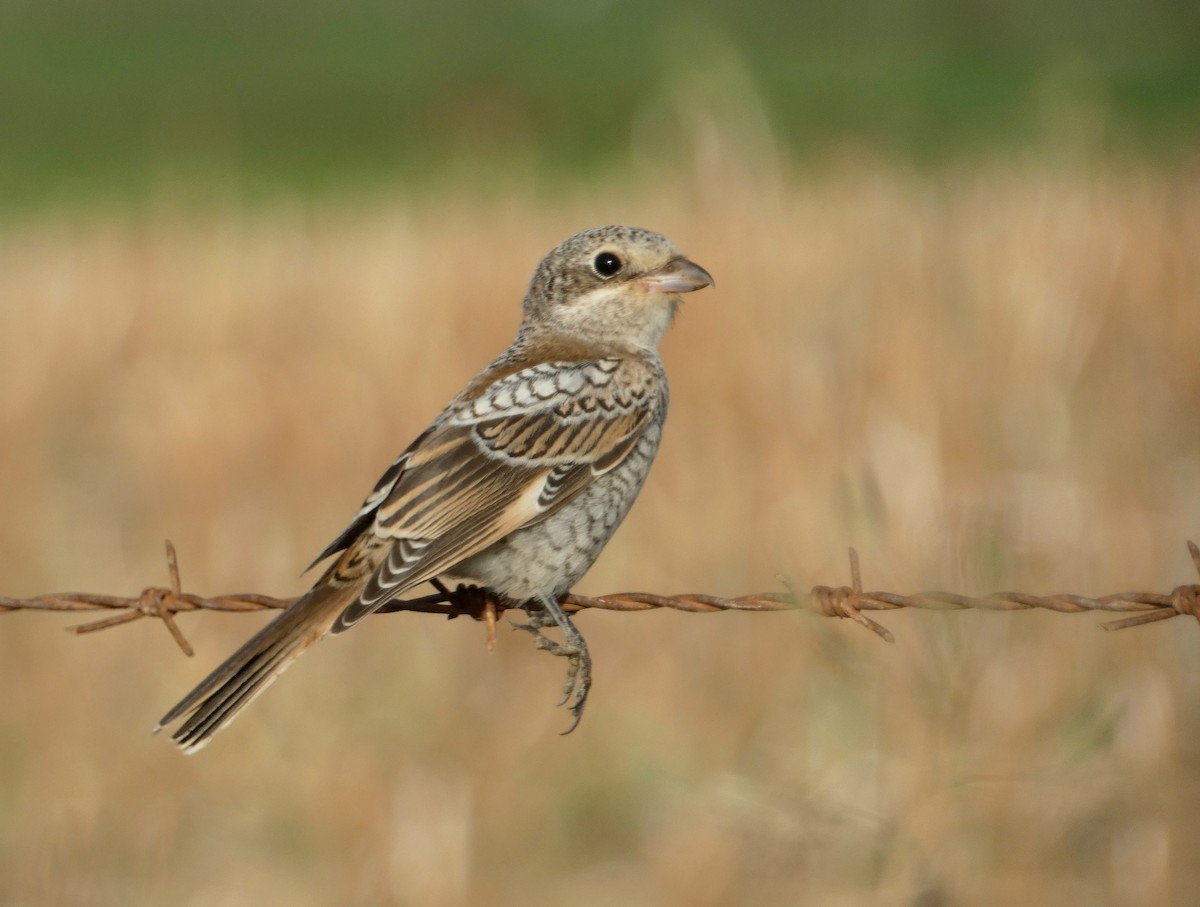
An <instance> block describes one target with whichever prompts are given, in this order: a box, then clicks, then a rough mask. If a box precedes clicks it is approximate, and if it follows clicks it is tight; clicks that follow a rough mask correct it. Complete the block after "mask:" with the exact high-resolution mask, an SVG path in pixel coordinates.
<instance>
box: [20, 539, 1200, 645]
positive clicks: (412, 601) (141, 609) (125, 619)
mask: <svg viewBox="0 0 1200 907" xmlns="http://www.w3.org/2000/svg"><path fill="white" fill-rule="evenodd" d="M1187 546H1188V552H1189V553H1190V554H1191V557H1192V563H1193V565H1194V566H1195V568H1196V570H1197V572H1198V573H1200V547H1197V546H1196V544H1195V543H1194V542H1191V541H1189V542H1188V543H1187ZM166 549H167V572H168V574H169V576H170V583H171V584H170V586H168V587H162V586H149V587H147V588H146V589H143V590H142V593H141V594H140V595H138V596H135V597H124V596H118V595H96V594H92V593H78V592H75V593H57V594H49V595H36V596H34V597H32V598H8V597H6V596H0V613H3V612H5V611H22V610H24V611H59V612H62V611H70V612H75V611H112V612H115V613H113V614H112V615H110V616H108V617H104V618H101V619H100V620H95V621H90V622H88V623H85V624H77V625H75V626H72V627H68V628H67V630H69V631H70V632H73V633H92V632H95V631H97V630H107V629H110V628H111V627H117V626H121V625H122V624H127V623H131V622H133V621H135V620H140V619H141V618H143V617H150V618H155V619H158V620H161V621H162V622H163V624H164V626H166V628H167V631H168V632H169V633H170V634H171V637H172V638H173V639H174V640H175V642H176V644H177V645H178V646H179V648H180V649H181V650H182V651H183V653H184V654H185V655H192V654H193V650H192V647H191V645H190V644H189V643H188V641H187V638H186V637H185V636H184V635H183V631H182V630H181V629H180V628H179V624H178V623H177V621H176V620H175V618H176V616H177V615H180V614H185V613H188V612H190V611H201V610H204V611H237V612H243V611H268V610H278V609H282V608H286V607H288V605H290V604H292V603H293V602H295V601H296V599H294V598H274V597H272V596H269V595H260V594H257V593H246V592H243V593H236V594H232V595H219V596H213V597H204V596H200V595H194V594H192V593H190V592H184V591H183V587H182V583H181V580H180V575H179V559H178V557H177V555H176V553H175V546H174V545H173V544H172V543H171V542H170V541H169V540H168V541H167V543H166ZM433 585H434V587H435V588H436V589H437V591H436V592H434V593H431V594H429V595H423V596H420V597H417V598H409V599H400V600H396V601H392V602H389V603H388V604H386V605H384V606H383V607H382V608H380V609H379V613H381V614H386V613H395V612H397V611H413V612H419V613H424V614H441V615H443V616H445V617H448V618H454V617H471V618H474V619H475V620H481V621H484V622H486V624H487V626H488V647H489V648H491V647H492V645H493V644H494V641H495V627H496V620H497V618H498V617H499V616H500V615H501V614H503V612H504V611H505V610H506V609H507V607H508V606H506V605H505V604H504V603H502V602H500V601H498V600H496V599H495V598H494V597H492V596H491V595H489V594H488V593H487V592H486V591H485V590H482V589H478V588H474V587H466V586H460V587H458V588H457V589H449V588H447V587H446V586H444V585H443V584H441V583H440V582H438V581H437V580H434V581H433ZM562 604H563V607H564V609H566V610H568V611H572V612H576V611H582V610H584V609H587V608H594V609H602V610H606V611H649V610H652V609H656V608H673V609H675V610H677V611H686V612H689V613H693V614H700V613H712V612H715V611H759V612H761V611H792V610H808V611H811V612H813V613H816V614H819V615H822V616H824V617H841V618H847V619H849V620H853V621H854V622H855V623H858V624H860V625H861V626H863V627H865V628H866V629H868V630H870V631H871V632H873V633H874V634H876V635H877V636H879V637H880V638H881V639H883V640H885V641H887V642H894V641H895V637H894V636H893V635H892V633H891V631H890V630H888V629H887V628H886V627H884V626H883V625H882V624H880V623H879V622H877V621H875V620H873V619H872V618H870V617H867V616H866V615H865V614H864V613H863V612H864V611H894V610H897V609H900V608H921V609H925V610H933V611H962V610H967V609H976V610H986V611H1027V610H1032V609H1035V608H1036V609H1042V610H1048V611H1058V612H1060V613H1064V614H1077V613H1080V612H1083V611H1108V612H1115V613H1126V614H1129V615H1130V616H1129V617H1124V618H1121V619H1119V620H1111V621H1107V622H1105V623H1102V624H1101V625H1100V626H1101V627H1102V628H1103V629H1105V630H1124V629H1128V628H1130V627H1136V626H1141V625H1143V624H1149V623H1154V622H1156V621H1160V620H1166V619H1168V618H1171V617H1179V616H1181V615H1190V616H1191V617H1194V618H1196V619H1197V620H1200V584H1191V585H1182V586H1176V587H1175V588H1174V589H1172V590H1171V591H1170V592H1169V593H1165V594H1164V593H1157V592H1117V593H1113V594H1111V595H1103V596H1100V597H1099V598H1089V597H1088V596H1084V595H1073V594H1069V593H1060V594H1057V595H1030V594H1028V593H1025V592H994V593H991V594H989V595H983V596H971V595H960V594H958V593H954V592H936V591H935V592H918V593H915V594H913V595H898V594H896V593H894V592H864V591H863V587H862V574H861V571H860V569H859V562H858V552H857V551H855V550H854V549H853V548H851V549H850V585H849V586H813V588H812V589H811V590H810V591H809V592H808V593H807V594H802V593H799V592H797V591H795V590H788V591H786V592H757V593H752V594H749V595H742V596H739V597H737V598H722V597H720V596H717V595H705V594H702V593H684V594H680V595H656V594H654V593H650V592H618V593H613V594H611V595H600V596H586V595H573V594H572V595H567V596H565V597H564V598H563V601H562Z"/></svg>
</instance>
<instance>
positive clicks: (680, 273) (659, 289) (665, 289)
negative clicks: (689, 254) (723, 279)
mask: <svg viewBox="0 0 1200 907" xmlns="http://www.w3.org/2000/svg"><path fill="white" fill-rule="evenodd" d="M642 283H643V284H644V285H645V286H646V289H648V290H652V291H654V292H656V293H690V292H692V290H703V289H704V288H705V287H711V286H714V285H715V281H713V279H712V275H711V274H709V273H708V272H707V271H706V270H704V269H703V268H702V267H700V266H699V265H698V264H696V263H695V262H694V261H689V260H688V259H686V258H676V259H674V260H673V261H669V262H667V263H666V264H665V265H663V266H662V267H661V268H659V269H658V270H657V271H651V272H650V273H649V274H646V275H645V276H644V277H643V278H642Z"/></svg>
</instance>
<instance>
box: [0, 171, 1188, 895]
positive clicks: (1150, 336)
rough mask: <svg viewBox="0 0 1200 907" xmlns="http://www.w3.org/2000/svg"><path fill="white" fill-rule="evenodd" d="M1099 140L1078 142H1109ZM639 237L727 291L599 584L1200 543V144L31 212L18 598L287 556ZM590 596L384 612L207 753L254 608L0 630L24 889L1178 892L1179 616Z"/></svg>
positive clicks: (240, 576)
mask: <svg viewBox="0 0 1200 907" xmlns="http://www.w3.org/2000/svg"><path fill="white" fill-rule="evenodd" d="M1074 163H1076V164H1078V162H1074ZM607 221H628V222H635V223H642V224H645V225H646V226H650V227H654V228H656V229H660V230H662V231H664V232H666V233H667V234H668V235H670V236H672V238H674V239H675V240H676V241H677V243H678V244H679V245H680V246H681V247H682V248H683V249H684V250H685V251H687V252H688V253H689V254H690V255H692V256H693V257H695V258H696V260H698V261H700V262H701V263H702V264H704V265H705V266H706V267H708V268H709V269H710V270H711V271H712V272H713V273H714V274H715V275H716V277H717V281H718V286H717V289H716V290H715V291H709V292H706V293H704V294H702V295H701V296H700V297H698V298H696V299H694V300H689V301H688V303H687V305H686V306H685V309H684V311H683V313H682V317H681V319H680V322H679V323H678V324H677V326H676V328H675V329H674V330H673V332H672V334H671V335H670V336H669V339H668V341H667V343H666V347H665V350H664V356H665V359H666V361H667V366H668V370H669V372H670V374H671V377H672V384H673V391H674V394H673V404H672V405H673V411H672V416H671V420H670V422H669V426H668V434H667V441H666V443H665V446H664V449H663V451H662V454H661V456H660V460H659V462H658V464H657V465H656V467H655V471H654V473H653V475H652V477H651V480H650V482H649V484H648V486H647V488H646V490H645V492H644V493H643V495H642V499H641V501H640V502H639V504H638V506H637V507H636V508H635V510H634V513H633V515H632V516H631V518H630V520H629V521H628V523H627V524H626V526H625V527H624V528H623V529H622V531H621V532H620V533H619V534H618V537H617V539H616V540H615V541H614V543H613V544H612V545H611V546H610V548H609V550H608V551H607V552H606V554H605V556H604V557H603V558H602V560H601V561H600V563H599V564H598V565H597V567H596V568H595V570H594V571H593V573H592V574H591V575H589V577H588V578H587V579H586V581H585V583H584V584H583V585H582V586H581V589H580V591H584V592H593V593H596V592H605V591H614V590H616V589H626V588H642V589H647V590H653V591H662V592H674V591H683V590H688V591H707V592H713V593H717V594H736V593H741V592H748V591H753V590H759V589H766V588H771V587H774V586H776V585H777V580H776V577H777V576H778V575H779V574H786V575H787V576H788V577H790V578H792V579H793V580H794V581H795V582H796V583H797V584H798V585H800V586H801V587H807V586H808V585H811V584H812V583H816V582H824V583H840V582H843V581H844V580H845V578H846V577H845V567H844V558H845V554H844V552H845V549H846V547H847V546H848V545H850V544H854V545H856V546H858V547H859V549H860V551H861V552H862V554H863V558H864V569H865V572H866V583H867V585H868V586H869V587H871V588H889V589H896V590H897V591H905V590H916V589H918V588H930V587H942V588H956V589H961V590H963V591H990V590H993V589H998V588H1005V587H1007V588H1020V589H1024V590H1027V591H1031V592H1036V591H1045V592H1054V591H1077V592H1081V593H1104V592H1112V591H1118V590H1119V589H1123V588H1140V587H1145V588H1154V589H1164V590H1165V589H1169V588H1170V587H1171V586H1172V585H1174V584H1175V583H1178V582H1191V581H1193V580H1192V577H1191V576H1190V574H1189V570H1190V565H1189V564H1188V559H1187V557H1186V554H1185V552H1184V548H1183V540H1184V539H1185V538H1187V537H1189V536H1191V537H1195V536H1197V534H1198V529H1197V527H1198V526H1200V494H1198V493H1197V489H1200V420H1197V418H1196V412H1197V402H1198V400H1200V360H1198V358H1197V354H1196V351H1197V349H1200V173H1197V172H1196V171H1194V170H1175V171H1171V172H1162V171H1155V170H1142V169H1139V168H1137V167H1136V166H1133V165H1128V166H1124V167H1114V166H1101V165H1095V164H1086V163H1085V164H1081V165H1078V166H1066V165H1065V164H1061V165H1054V164H1037V165H1035V164H1029V165H1012V166H1006V167H999V166H993V167H985V168H980V169H972V170H963V171H956V170H953V169H947V170H943V171H940V172H938V173H936V174H924V175H918V174H914V173H910V172H907V171H904V170H902V169H899V168H896V167H892V166H889V165H884V164H881V163H878V162H875V161H871V160H847V161H846V162H844V163H841V164H838V165H835V166H828V167H824V168H820V169H814V170H813V171H811V172H807V173H792V174H787V175H784V174H782V173H781V170H780V168H777V167H771V166H764V167H759V168H749V167H739V166H737V165H735V164H731V163H729V162H728V161H723V160H721V159H719V158H714V159H712V160H707V162H705V161H704V160H701V162H700V163H698V164H697V165H696V167H695V170H694V172H693V173H692V174H691V175H690V176H688V177H686V178H684V179H682V180H678V179H677V180H670V181H667V180H655V179H652V178H650V177H643V178H642V179H640V180H637V181H634V182H631V183H630V184H628V185H625V186H621V187H613V186H610V187H607V189H606V190H596V191H594V192H580V193H579V194H578V195H577V196H576V197H574V198H571V199H566V200H564V199H555V200H554V201H553V202H550V201H548V200H546V199H544V198H539V197H537V196H536V195H534V194H532V193H531V194H527V195H526V194H521V193H518V192H513V193H511V194H508V195H504V194H502V193H497V194H494V195H493V196H492V197H490V198H488V199H486V200H483V201H480V200H478V199H472V198H470V197H468V196H466V195H464V196H463V197H445V196H442V197H439V198H438V199H437V201H436V202H433V201H429V202H423V203H422V202H413V201H411V200H406V199H405V198H403V197H401V196H399V195H396V196H391V197H386V198H380V199H378V200H376V201H375V202H372V203H367V204H361V205H354V206H351V205H346V206H345V207H340V208H339V207H337V206H336V205H333V204H331V203H325V204H324V205H321V206H305V205H303V204H300V203H297V204H296V206H295V207H293V208H286V207H282V206H279V207H274V208H272V209H270V210H255V211H246V210H243V209H240V208H238V207H236V206H233V205H230V206H227V207H223V206H221V205H219V204H214V205H212V206H210V207H208V208H206V209H204V210H203V211H197V210H196V209H188V208H187V207H186V206H183V207H181V206H175V205H171V204H169V203H164V204H163V205H162V206H161V207H160V208H158V209H155V210H150V211H146V212H142V213H140V214H137V215H120V216H118V215H113V216H108V217H104V216H100V215H90V216H84V215H67V214H57V215H45V216H43V217H42V218H40V219H30V220H25V221H22V222H20V223H9V224H7V225H6V226H4V227H3V228H2V232H0V427H2V429H3V436H4V439H5V443H4V444H3V446H2V447H0V501H2V502H3V506H4V512H5V516H6V519H5V520H3V522H2V523H0V550H2V551H3V552H4V557H3V558H2V559H0V589H2V590H3V591H4V592H5V593H6V594H10V595H31V594H35V593H38V592H46V591H59V590H67V589H82V590H89V591H107V592H114V593H126V592H128V593H132V592H136V591H137V590H139V589H140V588H141V587H142V586H144V585H146V584H149V583H158V582H161V581H162V580H163V567H162V562H161V550H162V549H161V540H162V538H163V537H164V536H170V537H171V538H172V539H174V541H175V542H176V544H177V545H178V546H179V550H180V553H181V558H182V567H183V573H184V583H185V587H186V588H188V589H190V590H192V591H197V592H213V593H216V592H230V591H242V590H253V591H262V592H268V593H272V594H279V595H284V594H294V593H296V592H298V591H300V590H301V589H302V588H304V587H305V580H304V579H302V578H299V577H298V576H297V572H298V570H299V569H300V568H301V567H302V566H303V565H304V564H305V563H307V560H308V559H309V558H310V557H311V556H312V554H313V553H314V552H316V551H317V550H319V549H320V548H321V547H322V546H323V545H324V544H325V542H326V541H328V539H329V538H330V537H332V535H333V534H335V533H336V532H337V531H339V530H340V529H341V528H342V526H343V524H344V522H345V521H346V520H347V519H348V518H349V516H350V515H351V513H352V512H353V509H354V507H355V506H356V505H357V503H358V501H359V500H360V499H361V496H362V495H363V493H365V491H366V490H367V489H368V488H369V487H370V485H371V483H372V482H373V481H374V479H375V478H376V476H377V475H378V473H379V472H380V471H381V470H382V469H383V467H384V466H385V465H386V464H387V463H388V462H390V460H391V458H392V457H393V456H394V455H395V454H396V452H397V451H398V450H399V449H401V448H402V447H403V446H404V445H405V444H406V443H407V442H408V441H409V440H410V439H411V437H412V436H414V435H415V434H416V432H418V431H419V430H420V429H421V428H423V427H424V426H425V424H426V423H427V421H428V420H429V419H430V418H431V417H432V416H433V415H434V414H435V413H436V412H437V410H438V408H439V407H440V406H441V405H442V404H443V403H444V402H445V400H446V399H448V398H449V396H450V395H451V394H452V393H454V392H455V391H456V390H457V389H458V387H459V386H460V384H461V383H462V382H463V381H464V380H465V379H466V378H467V377H469V376H470V375H472V374H473V373H474V372H475V370H476V369H477V368H478V367H479V366H480V365H481V364H482V363H483V362H485V361H486V360H487V359H488V358H489V357H490V356H491V355H493V354H494V353H495V352H496V351H497V350H499V349H500V348H502V347H503V346H504V345H505V344H507V342H508V340H509V338H510V336H511V333H512V331H513V329H514V328H515V324H516V319H517V303H518V300H519V298H520V294H521V292H522V290H523V288H524V284H525V281H526V280H527V279H528V276H529V273H530V272H531V270H532V268H533V265H534V264H535V263H536V261H537V259H538V257H539V256H540V255H541V254H542V253H543V252H545V251H546V250H547V249H549V247H550V246H551V245H553V244H554V243H555V242H557V241H558V240H559V239H560V238H561V237H562V236H564V235H566V234H567V233H569V232H572V231H574V230H576V229H579V228H582V227H586V226H591V225H594V224H597V223H602V222H607ZM883 619H884V621H885V622H886V623H887V624H888V625H889V626H890V627H891V628H892V629H893V630H894V631H895V632H896V635H897V637H898V640H899V641H898V643H897V644H896V645H894V646H886V645H883V644H881V643H880V642H879V641H878V640H876V639H874V638H872V637H871V636H870V635H869V634H866V633H864V632H863V631H862V630H861V629H860V628H858V627H855V626H852V625H850V624H849V623H847V622H834V621H825V620H821V619H819V618H815V617H812V616H808V615H804V614H773V615H722V616H712V617H700V616H687V615H679V614H645V615H617V614H588V615H586V616H585V617H584V618H583V620H582V623H583V629H584V630H585V632H587V633H588V635H589V640H590V642H591V646H592V650H593V652H594V655H595V658H596V665H597V668H596V689H595V693H594V695H593V698H592V702H591V704H590V708H589V713H588V716H587V719H586V720H585V721H584V722H583V725H582V726H581V728H580V729H579V730H578V731H577V732H576V733H575V734H574V735H572V736H570V737H567V738H560V737H559V736H558V735H557V733H556V732H557V731H558V730H560V729H561V728H562V727H564V726H565V722H566V716H565V714H564V713H563V712H562V711H561V710H555V709H553V708H552V703H553V701H554V698H555V694H556V692H557V690H558V687H559V683H560V681H561V665H559V664H558V663H557V662H556V661H555V660H554V659H550V658H547V657H545V656H544V655H540V654H539V653H537V652H535V651H534V650H533V648H532V646H530V645H529V644H528V640H527V639H525V638H524V637H521V638H516V637H512V638H505V637H502V638H501V640H500V645H499V647H498V650H497V652H496V653H495V654H494V655H491V656H488V655H487V654H486V653H485V652H484V648H483V633H482V629H481V628H480V627H478V626H476V625H472V624H469V623H467V622H465V621H455V622H442V621H437V620H434V619H430V618H426V617H420V616H413V615H397V616H389V617H381V618H378V619H375V620H373V621H372V628H373V632H370V633H364V632H358V633H353V634H348V635H347V636H345V637H341V638H339V639H338V640H337V641H333V642H329V643H327V644H326V645H325V646H323V647H321V649H319V650H318V651H317V652H316V653H315V654H313V655H311V656H309V657H308V658H306V659H305V660H304V662H303V663H302V666H301V667H299V668H297V669H295V670H294V671H293V672H291V673H289V675H288V677H287V680H286V682H285V683H283V684H281V685H280V686H279V687H277V688H276V689H275V690H273V691H272V693H271V694H270V695H268V696H266V697H265V698H264V699H263V700H262V702H261V703H260V704H258V705H256V707H255V708H254V709H253V711H252V712H251V713H249V714H248V716H247V717H245V718H244V719H243V720H242V721H241V722H239V723H238V725H237V726H236V727H235V728H234V729H233V730H231V731H229V732H228V733H227V734H226V735H223V736H222V737H221V738H219V739H218V740H217V742H216V743H215V744H214V745H213V746H212V747H210V748H209V749H208V750H206V751H205V752H204V753H203V754H202V755H201V756H199V757H197V758H194V759H184V758H183V757H180V756H179V755H178V754H177V753H176V752H174V750H173V749H172V748H171V747H170V746H169V745H168V744H167V743H166V741H164V740H162V739H156V738H152V737H150V735H149V733H148V731H149V729H150V727H151V726H152V724H153V722H154V720H155V719H156V718H157V717H158V716H159V715H160V714H161V713H162V711H163V710H164V709H165V708H166V707H167V706H168V705H170V704H171V703H172V702H174V701H175V699H176V698H177V697H178V695H179V694H181V693H182V692H184V691H185V690H186V689H187V688H188V687H189V685H190V684H192V683H193V682H194V681H195V680H197V679H198V678H199V677H200V676H201V675H202V674H203V673H204V672H205V671H206V670H207V669H208V668H209V667H211V665H212V664H213V663H215V662H216V661H217V660H218V659H220V658H221V657H223V656H224V655H225V654H226V653H227V652H228V651H229V650H230V649H231V648H232V647H233V646H234V645H235V644H236V643H237V642H238V641H240V640H241V639H242V638H244V637H245V636H246V635H247V634H248V633H249V632H250V630H251V629H252V627H253V626H257V625H258V623H259V622H260V620H261V619H260V618H255V617H221V616H216V615H204V616H203V617H200V618H191V619H188V620H187V629H188V631H189V635H190V637H191V639H192V641H193V643H194V644H195V645H196V647H197V651H198V652H199V655H198V657H197V659H195V660H194V661H187V660H185V659H183V658H182V657H181V656H180V655H179V653H178V651H177V650H176V649H175V648H174V646H173V645H172V644H171V642H170V640H169V639H168V638H167V636H166V634H165V633H164V632H163V630H162V629H161V628H159V627H156V626H152V625H150V624H149V623H146V624H145V625H142V624H138V625H135V626H133V627H130V628H126V629H123V630H118V631H114V632H111V633H105V634H100V635H98V636H94V637H89V638H86V639H76V638H73V637H69V636H67V635H65V634H61V633H58V632H55V628H54V623H55V619H53V618H49V617H45V616H40V615H30V614H19V615H8V616H5V617H4V618H3V619H2V620H0V904H3V905H16V904H73V903H87V904H100V905H107V904H114V905H115V904H120V905H139V904H155V905H157V904H162V903H174V904H179V905H192V904H194V905H201V904H203V905H213V904H221V905H242V904H259V903H292V904H364V905H365V904H383V903H406V904H421V905H457V904H506V905H517V904H520V905H536V904H558V903H567V904H572V905H585V907H593V905H595V907H600V905H610V904H614V905H615V904H667V905H707V904H713V905H715V904H746V905H751V904H753V905H772V904H799V903H813V904H823V905H838V904H855V905H861V904H886V905H901V904H913V905H916V904H921V905H950V904H1012V903H1038V904H1045V903H1076V904H1078V903H1090V904H1114V905H1166V904H1183V903H1188V902H1189V901H1190V898H1191V897H1192V896H1193V894H1194V892H1195V890H1197V886H1198V885H1200V870H1198V869H1197V866H1196V864H1195V861H1194V860H1193V859H1192V858H1191V857H1190V856H1189V854H1190V853H1191V847H1193V846H1194V842H1195V840H1196V838H1197V834H1198V833H1200V810H1198V809H1197V805H1198V804H1200V713H1198V712H1197V709H1196V705H1195V704H1196V702H1197V701H1198V696H1197V694H1198V693H1200V674H1198V672H1197V652H1198V650H1200V637H1198V636H1197V633H1196V628H1195V627H1194V626H1192V625H1191V624H1190V622H1184V621H1171V622H1167V623H1164V624H1160V625H1156V626H1153V627H1150V628H1147V629H1144V630H1139V631H1131V632H1128V633H1122V634H1118V635H1116V636H1109V635H1105V634H1100V633H1099V632H1097V631H1095V630H1094V629H1093V625H1094V623H1095V620H1094V619H1092V618H1087V617H1082V618H1064V617H1058V616H1053V615H1044V614H1020V615H989V614H957V615H933V614H912V613H904V614H892V615H886V616H885V617H884V618H883Z"/></svg>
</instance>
